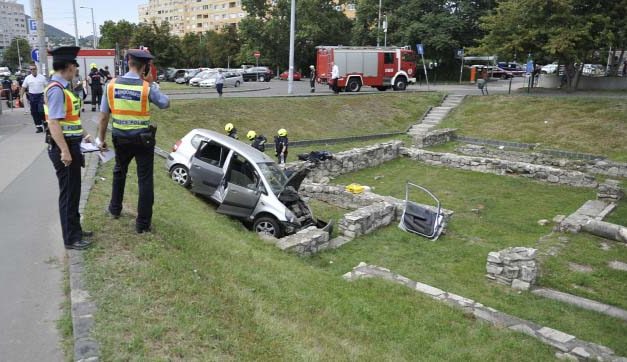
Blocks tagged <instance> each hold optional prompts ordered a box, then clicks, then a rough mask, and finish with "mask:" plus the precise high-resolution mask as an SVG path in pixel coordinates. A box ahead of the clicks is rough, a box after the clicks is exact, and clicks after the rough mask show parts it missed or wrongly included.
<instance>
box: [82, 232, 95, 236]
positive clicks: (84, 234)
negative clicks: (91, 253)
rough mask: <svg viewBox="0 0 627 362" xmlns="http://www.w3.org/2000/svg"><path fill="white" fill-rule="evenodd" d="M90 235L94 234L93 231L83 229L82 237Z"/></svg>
mask: <svg viewBox="0 0 627 362" xmlns="http://www.w3.org/2000/svg"><path fill="white" fill-rule="evenodd" d="M92 236H94V232H93V231H83V237H84V238H91V237H92Z"/></svg>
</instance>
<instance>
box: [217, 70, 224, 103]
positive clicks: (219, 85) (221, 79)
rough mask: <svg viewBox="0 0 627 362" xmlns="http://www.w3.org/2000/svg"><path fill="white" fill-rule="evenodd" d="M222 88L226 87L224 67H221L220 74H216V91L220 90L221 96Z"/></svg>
mask: <svg viewBox="0 0 627 362" xmlns="http://www.w3.org/2000/svg"><path fill="white" fill-rule="evenodd" d="M222 88H224V74H222V69H219V70H218V74H216V91H218V97H220V98H222Z"/></svg>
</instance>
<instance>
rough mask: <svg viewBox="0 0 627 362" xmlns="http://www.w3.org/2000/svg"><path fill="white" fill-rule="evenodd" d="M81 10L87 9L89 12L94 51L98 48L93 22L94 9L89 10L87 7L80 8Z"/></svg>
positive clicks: (94, 23)
mask: <svg viewBox="0 0 627 362" xmlns="http://www.w3.org/2000/svg"><path fill="white" fill-rule="evenodd" d="M81 9H89V10H91V30H92V37H93V39H92V40H93V46H94V49H96V48H97V47H98V41H97V40H96V22H95V21H94V8H90V7H89V6H81Z"/></svg>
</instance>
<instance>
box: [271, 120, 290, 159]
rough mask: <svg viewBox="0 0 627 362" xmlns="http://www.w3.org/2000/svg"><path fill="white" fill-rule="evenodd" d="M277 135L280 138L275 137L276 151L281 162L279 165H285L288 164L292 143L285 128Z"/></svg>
mask: <svg viewBox="0 0 627 362" xmlns="http://www.w3.org/2000/svg"><path fill="white" fill-rule="evenodd" d="M277 134H278V136H274V150H275V152H276V157H277V159H278V160H279V165H283V164H285V162H287V152H288V147H289V144H290V141H289V139H288V138H287V130H286V129H285V128H281V129H280V130H279V131H278V132H277Z"/></svg>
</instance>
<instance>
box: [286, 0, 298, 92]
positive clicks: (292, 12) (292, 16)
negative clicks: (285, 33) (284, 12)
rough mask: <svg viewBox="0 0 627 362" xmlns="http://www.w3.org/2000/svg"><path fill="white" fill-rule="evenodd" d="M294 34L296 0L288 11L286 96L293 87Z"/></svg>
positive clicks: (293, 0)
mask: <svg viewBox="0 0 627 362" xmlns="http://www.w3.org/2000/svg"><path fill="white" fill-rule="evenodd" d="M295 33H296V0H292V6H291V9H290V67H289V71H288V78H287V94H292V93H293V88H292V87H293V85H294V38H295Z"/></svg>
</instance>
